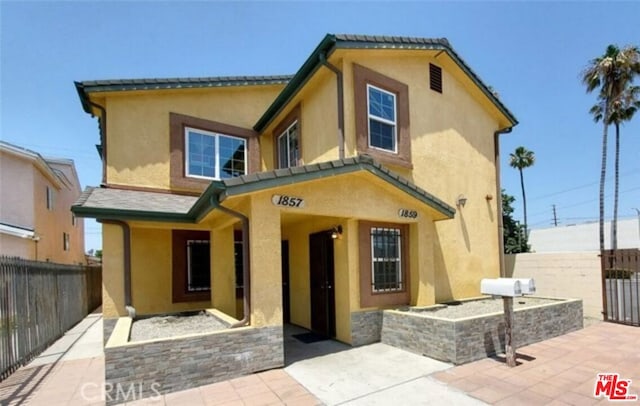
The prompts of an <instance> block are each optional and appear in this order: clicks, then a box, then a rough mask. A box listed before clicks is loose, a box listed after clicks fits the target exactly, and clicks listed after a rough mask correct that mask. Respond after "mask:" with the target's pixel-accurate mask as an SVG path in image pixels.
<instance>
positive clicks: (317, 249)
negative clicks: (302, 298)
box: [309, 231, 336, 337]
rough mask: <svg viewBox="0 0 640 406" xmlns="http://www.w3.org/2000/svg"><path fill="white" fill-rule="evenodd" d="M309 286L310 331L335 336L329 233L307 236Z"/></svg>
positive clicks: (331, 243)
mask: <svg viewBox="0 0 640 406" xmlns="http://www.w3.org/2000/svg"><path fill="white" fill-rule="evenodd" d="M309 262H310V266H309V269H310V275H309V282H310V285H311V329H312V330H313V331H315V332H317V333H320V334H324V335H327V336H329V337H334V336H335V335H336V309H335V293H334V284H333V282H334V272H333V271H334V270H333V239H332V238H331V233H329V232H326V231H324V232H320V233H315V234H311V235H310V236H309Z"/></svg>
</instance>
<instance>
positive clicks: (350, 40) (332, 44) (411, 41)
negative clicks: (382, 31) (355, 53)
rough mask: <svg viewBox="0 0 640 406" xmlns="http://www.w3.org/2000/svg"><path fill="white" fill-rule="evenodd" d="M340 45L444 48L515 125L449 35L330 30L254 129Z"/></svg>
mask: <svg viewBox="0 0 640 406" xmlns="http://www.w3.org/2000/svg"><path fill="white" fill-rule="evenodd" d="M336 49H424V50H441V51H443V52H446V53H447V55H449V57H451V59H452V60H453V61H454V62H455V63H456V64H457V65H458V66H459V67H460V69H461V70H462V71H463V72H465V74H467V75H468V76H469V77H470V79H471V80H472V81H473V82H474V83H475V84H476V86H478V88H480V90H481V91H482V92H483V93H484V94H485V96H487V98H489V100H491V102H492V103H493V104H494V105H495V106H496V107H497V108H498V110H500V111H501V112H502V113H503V114H504V115H505V116H506V117H507V118H508V120H509V121H510V122H511V123H512V124H513V125H514V126H515V125H516V124H518V120H517V119H516V118H515V116H514V115H513V113H512V112H511V111H510V110H509V109H508V108H507V107H506V106H505V105H504V104H503V103H502V101H501V100H500V99H499V98H498V97H496V95H495V94H494V92H493V91H492V90H491V89H490V88H489V87H488V86H487V85H486V84H485V83H484V82H483V81H482V80H481V79H480V77H479V76H478V75H477V74H476V73H475V72H474V71H473V70H472V69H471V67H470V66H469V65H468V64H467V63H466V62H465V61H464V60H463V59H462V58H461V57H460V55H458V54H457V53H456V52H455V51H454V49H453V47H452V46H451V44H450V43H449V41H448V40H447V39H446V38H418V37H399V36H386V35H353V34H327V35H326V36H325V37H324V39H323V40H322V41H321V42H320V44H318V46H317V47H316V49H315V50H314V51H313V52H312V53H311V55H309V57H308V58H307V60H306V61H305V62H304V64H303V65H302V66H301V67H300V69H299V70H298V72H296V74H295V75H294V76H293V77H292V78H291V80H290V81H289V83H288V84H287V86H286V87H285V88H284V89H282V91H281V92H280V94H279V95H278V97H276V99H275V100H274V101H273V103H272V104H271V105H270V106H269V107H268V108H267V110H266V111H265V113H264V114H263V115H262V117H260V118H259V119H258V121H257V122H256V124H255V125H254V126H253V129H254V130H256V131H257V132H261V131H262V130H264V129H265V128H266V127H267V126H268V125H269V123H271V121H272V120H273V119H274V118H275V117H276V116H277V114H278V113H279V112H280V111H281V110H282V109H283V108H284V107H285V106H286V105H287V103H288V102H289V101H290V100H291V99H292V98H293V97H294V96H295V95H296V94H297V92H298V91H299V90H300V89H301V88H302V86H304V84H305V83H306V82H307V80H308V79H309V78H310V77H311V76H312V75H313V74H314V73H315V71H316V70H317V69H319V67H320V66H322V64H323V62H322V60H323V59H328V58H329V55H331V53H332V52H333V51H334V50H336Z"/></svg>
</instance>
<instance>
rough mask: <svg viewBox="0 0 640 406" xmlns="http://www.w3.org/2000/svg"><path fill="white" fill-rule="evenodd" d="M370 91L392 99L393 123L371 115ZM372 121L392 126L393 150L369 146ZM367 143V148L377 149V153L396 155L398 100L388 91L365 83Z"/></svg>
mask: <svg viewBox="0 0 640 406" xmlns="http://www.w3.org/2000/svg"><path fill="white" fill-rule="evenodd" d="M371 89H375V90H376V91H379V92H381V93H385V94H388V95H391V96H392V97H393V116H394V118H395V120H394V121H392V120H387V119H385V118H382V117H378V116H376V115H372V114H371V109H370V103H369V99H370V92H371ZM372 119H373V120H375V121H378V122H380V123H383V124H388V125H391V126H393V140H394V142H393V146H394V148H393V150H390V149H386V148H380V147H376V146H374V145H371V120H372ZM367 143H368V145H369V148H373V149H377V150H379V151H385V152H393V153H394V154H397V153H398V98H397V96H396V94H395V93H393V92H390V91H388V90H384V89H382V88H380V87H377V86H374V85H371V84H369V83H367Z"/></svg>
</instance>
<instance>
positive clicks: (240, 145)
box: [185, 127, 247, 179]
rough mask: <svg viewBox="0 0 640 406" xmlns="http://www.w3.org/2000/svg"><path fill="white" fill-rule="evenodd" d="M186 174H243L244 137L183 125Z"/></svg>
mask: <svg viewBox="0 0 640 406" xmlns="http://www.w3.org/2000/svg"><path fill="white" fill-rule="evenodd" d="M185 156H186V163H185V170H186V172H185V175H186V176H189V177H195V178H205V179H228V178H232V177H234V176H240V175H245V174H246V173H247V172H246V167H247V165H246V141H245V140H244V139H242V138H238V137H232V136H229V135H223V134H218V133H213V132H210V131H205V130H199V129H195V128H189V127H187V128H185Z"/></svg>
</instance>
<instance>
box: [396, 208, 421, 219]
mask: <svg viewBox="0 0 640 406" xmlns="http://www.w3.org/2000/svg"><path fill="white" fill-rule="evenodd" d="M398 216H400V217H403V218H407V219H415V218H418V212H417V211H415V210H409V209H400V210H398Z"/></svg>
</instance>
